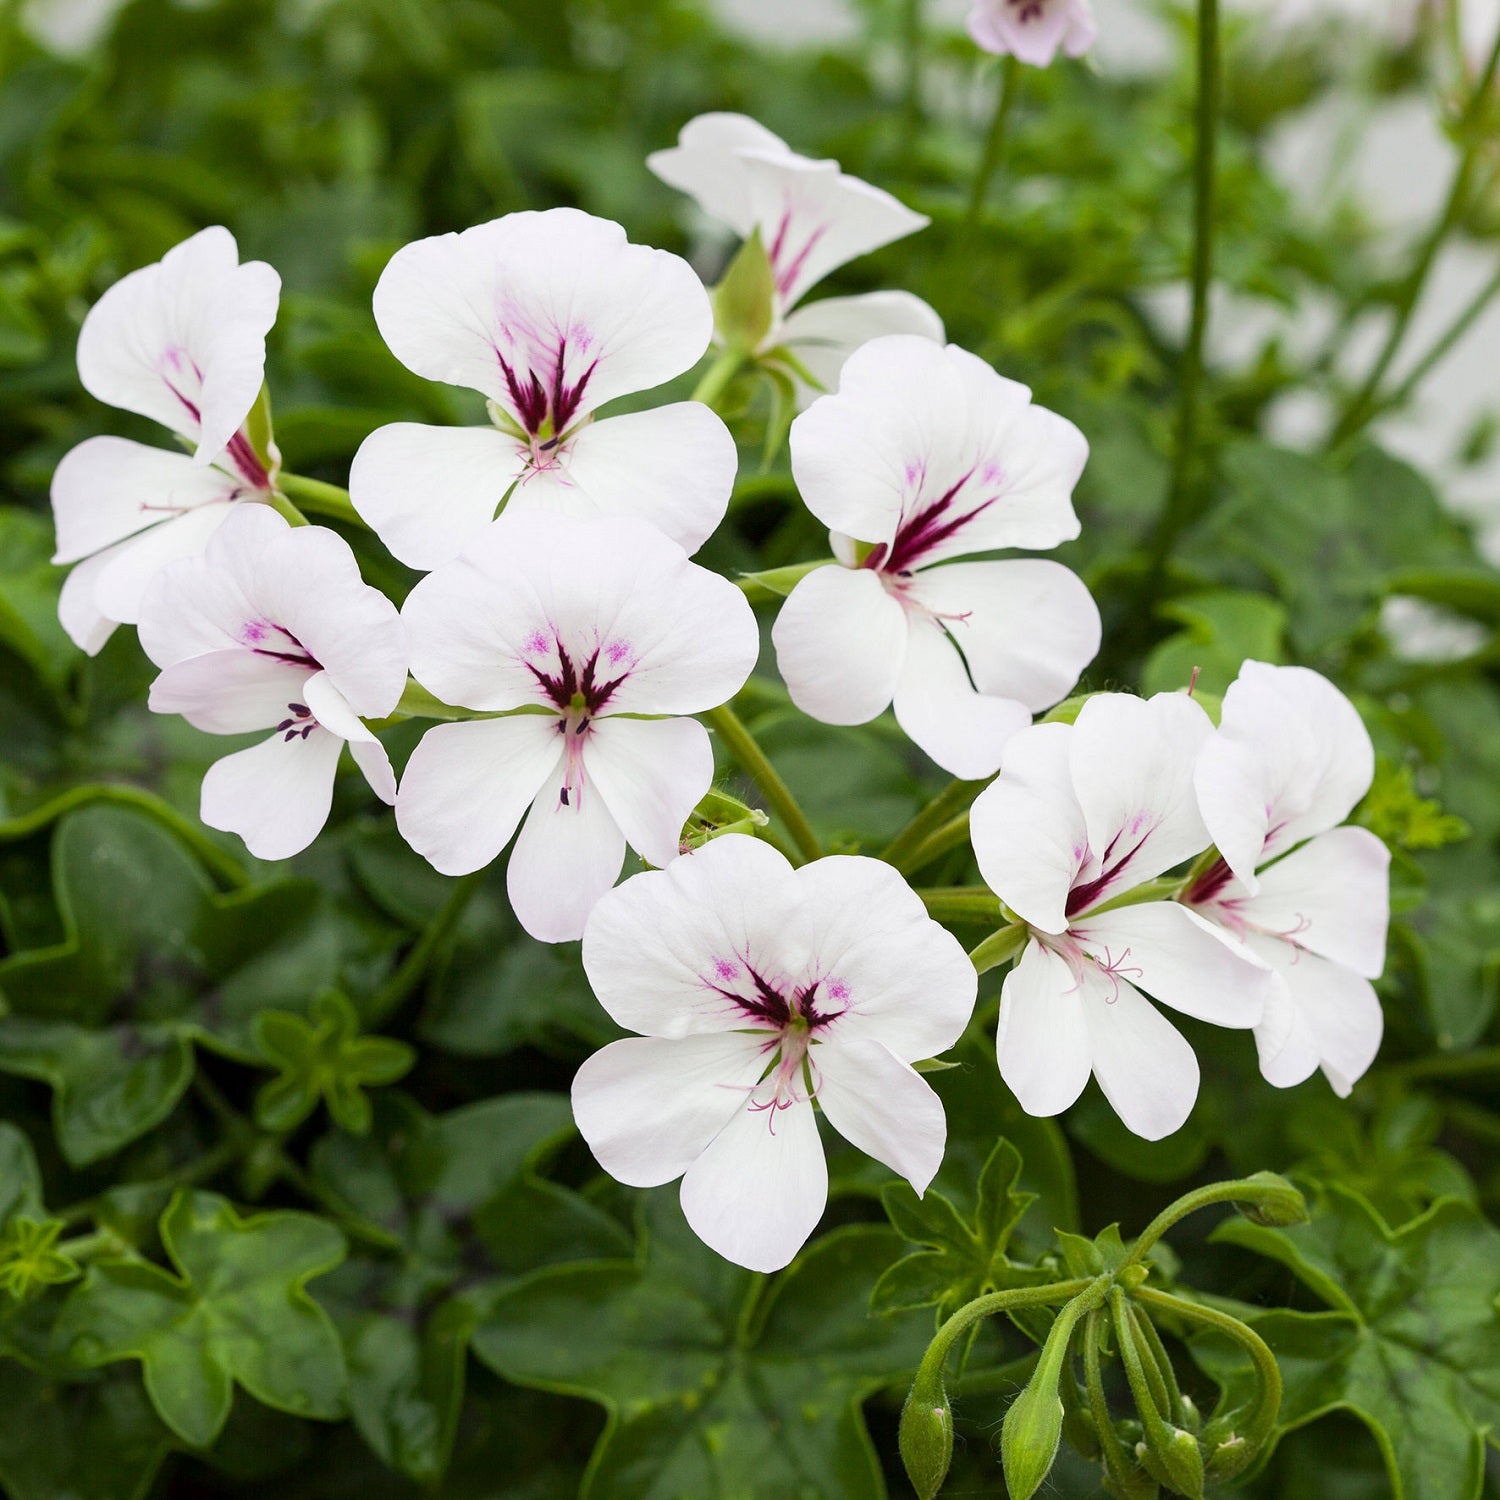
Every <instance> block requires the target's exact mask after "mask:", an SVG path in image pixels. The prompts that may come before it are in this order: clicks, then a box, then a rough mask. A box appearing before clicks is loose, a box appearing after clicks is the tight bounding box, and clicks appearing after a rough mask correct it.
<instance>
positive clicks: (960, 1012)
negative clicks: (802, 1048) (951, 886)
mask: <svg viewBox="0 0 1500 1500" xmlns="http://www.w3.org/2000/svg"><path fill="white" fill-rule="evenodd" d="M796 881H797V885H798V887H799V888H800V891H801V897H802V908H803V913H804V916H805V920H806V930H807V933H808V939H809V942H810V943H811V951H810V957H809V961H808V968H809V972H810V973H811V974H813V975H815V976H817V978H818V998H817V1004H818V1008H819V1010H820V1011H822V1012H824V1013H833V1012H838V1011H839V1010H840V1008H841V1007H845V1008H844V1009H843V1010H842V1013H841V1014H839V1015H838V1018H837V1019H836V1020H832V1021H830V1022H829V1024H828V1027H827V1030H826V1032H824V1033H822V1034H823V1035H826V1036H827V1037H829V1038H830V1039H831V1040H832V1041H834V1042H837V1043H838V1044H839V1045H843V1043H844V1042H845V1041H846V1040H852V1039H859V1040H860V1041H870V1040H873V1041H877V1042H880V1043H882V1044H883V1045H884V1046H885V1047H887V1048H888V1049H889V1050H890V1051H891V1052H892V1053H893V1054H894V1055H895V1056H896V1057H898V1058H900V1059H901V1060H902V1061H903V1062H918V1061H920V1060H921V1059H922V1058H926V1057H936V1056H937V1055H938V1054H939V1053H940V1052H946V1051H947V1049H948V1048H949V1047H951V1046H952V1045H953V1044H954V1042H956V1041H957V1040H958V1038H959V1037H960V1036H961V1035H962V1034H963V1030H964V1027H965V1026H967V1025H968V1022H969V1017H970V1015H972V1014H973V1010H974V999H975V995H976V993H977V987H978V979H977V976H976V975H975V973H974V966H973V964H971V963H970V962H969V959H968V955H967V954H965V952H964V950H963V945H962V944H961V943H960V942H959V941H958V939H957V938H955V937H954V936H953V934H952V933H951V932H949V931H948V930H947V929H946V928H944V927H942V926H940V925H939V924H938V923H937V922H934V921H933V920H932V918H931V917H929V916H928V915H927V908H926V907H925V906H924V905H923V904H922V898H921V897H920V896H918V895H917V893H916V892H915V891H914V890H912V888H911V887H910V886H909V885H907V883H906V881H905V880H903V879H902V878H901V875H900V874H899V873H898V872H897V871H896V870H895V869H894V868H893V867H892V866H890V865H888V864H886V863H885V862H884V861H883V860H878V859H866V858H864V857H862V856H858V855H833V856H830V857H828V858H826V859H818V860H814V861H813V862H812V863H811V864H809V865H804V866H803V867H802V868H801V869H800V870H798V871H797V873H796Z"/></svg>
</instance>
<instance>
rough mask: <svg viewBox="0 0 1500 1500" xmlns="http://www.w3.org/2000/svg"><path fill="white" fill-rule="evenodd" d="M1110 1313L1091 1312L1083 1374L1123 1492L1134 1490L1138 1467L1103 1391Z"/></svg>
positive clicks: (1110, 1469)
mask: <svg viewBox="0 0 1500 1500" xmlns="http://www.w3.org/2000/svg"><path fill="white" fill-rule="evenodd" d="M1107 1322H1108V1319H1107V1315H1106V1314H1105V1312H1104V1310H1103V1309H1102V1308H1098V1307H1096V1308H1094V1309H1093V1310H1092V1311H1091V1312H1090V1313H1089V1318H1088V1322H1087V1323H1086V1324H1085V1325H1084V1333H1083V1374H1084V1384H1085V1389H1086V1390H1087V1391H1088V1397H1089V1414H1090V1415H1091V1416H1092V1417H1093V1419H1094V1430H1095V1432H1096V1433H1097V1434H1098V1438H1099V1447H1100V1449H1101V1451H1102V1453H1103V1456H1104V1468H1105V1472H1106V1473H1107V1474H1108V1475H1109V1477H1110V1479H1111V1481H1112V1482H1113V1484H1114V1487H1115V1489H1116V1490H1117V1491H1118V1492H1119V1493H1120V1494H1122V1495H1131V1494H1134V1493H1135V1488H1136V1481H1137V1479H1138V1476H1139V1473H1140V1471H1139V1469H1138V1468H1137V1467H1136V1463H1135V1459H1134V1457H1133V1456H1132V1455H1131V1454H1130V1453H1128V1452H1127V1451H1126V1449H1125V1445H1124V1444H1123V1443H1122V1442H1121V1441H1120V1435H1119V1433H1117V1432H1116V1431H1115V1424H1114V1422H1113V1421H1112V1420H1111V1418H1110V1414H1109V1401H1108V1400H1107V1398H1106V1397H1105V1394H1104V1371H1103V1368H1102V1362H1101V1360H1100V1351H1101V1349H1102V1348H1103V1344H1104V1329H1105V1327H1106V1326H1107Z"/></svg>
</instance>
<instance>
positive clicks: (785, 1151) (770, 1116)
mask: <svg viewBox="0 0 1500 1500" xmlns="http://www.w3.org/2000/svg"><path fill="white" fill-rule="evenodd" d="M827 1202H828V1163H827V1161H826V1160H825V1159H824V1156H823V1142H822V1141H821V1140H820V1139H819V1138H818V1122H817V1118H816V1116H815V1115H814V1114H813V1111H812V1105H810V1104H808V1103H806V1102H802V1103H797V1104H793V1105H792V1106H791V1108H789V1109H766V1110H752V1109H750V1108H749V1107H744V1108H741V1109H740V1111H739V1112H738V1113H737V1114H735V1115H733V1116H731V1118H730V1121H729V1123H728V1124H727V1125H726V1126H725V1127H724V1128H723V1130H721V1131H720V1132H719V1133H718V1135H716V1136H715V1137H714V1139H713V1140H712V1141H711V1142H710V1144H709V1146H708V1148H707V1150H705V1151H704V1153H703V1154H702V1155H701V1156H700V1157H699V1158H698V1160H697V1161H695V1162H694V1163H693V1164H692V1166H690V1167H689V1168H688V1169H687V1175H686V1176H685V1177H684V1178H683V1179H682V1211H683V1213H684V1214H685V1215H686V1216H687V1221H688V1224H689V1225H690V1226H691V1227H692V1230H693V1233H694V1234H696V1235H697V1236H698V1238H699V1239H701V1240H702V1241H703V1243H704V1244H705V1245H707V1246H708V1247H709V1249H711V1250H717V1251H718V1253H719V1254H720V1255H722V1256H723V1257H724V1259H725V1260H730V1261H733V1262H734V1263H735V1265H737V1266H744V1267H746V1268H747V1269H748V1270H751V1271H779V1270H780V1269H781V1268H782V1267H783V1266H785V1265H787V1264H788V1263H789V1262H790V1261H791V1260H792V1259H793V1257H794V1256H795V1255H796V1254H797V1252H798V1251H799V1250H800V1249H801V1248H802V1247H803V1245H804V1244H806V1243H807V1239H808V1236H809V1235H810V1234H811V1233H812V1232H813V1230H814V1229H816V1228H817V1227H818V1220H819V1219H821V1218H822V1217H823V1209H824V1207H825V1206H826V1204H827Z"/></svg>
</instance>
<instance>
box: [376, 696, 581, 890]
mask: <svg viewBox="0 0 1500 1500" xmlns="http://www.w3.org/2000/svg"><path fill="white" fill-rule="evenodd" d="M561 764H562V745H561V742H560V741H559V739H558V735H557V721H556V720H555V719H547V718H542V717H540V716H536V715H531V714H523V715H520V716H518V717H516V718H514V719H480V720H475V721H473V722H470V723H467V724H439V725H438V726H437V728H435V729H429V730H428V731H427V733H426V734H425V735H423V736H422V740H421V743H420V744H418V746H417V748H416V749H415V750H413V751H412V753H411V759H410V760H409V761H407V763H406V771H405V773H404V774H403V775H402V777H401V790H400V792H399V794H398V795H397V797H396V827H397V828H399V829H400V831H401V837H402V838H404V839H405V840H406V842H407V843H408V844H410V845H411V846H412V848H413V849H415V850H416V851H417V853H418V854H420V855H421V856H422V857H423V858H424V859H426V860H427V861H428V862H429V863H430V864H431V865H432V866H433V868H434V869H437V870H440V871H442V873H443V874H444V875H467V874H469V873H470V872H471V871H473V870H481V869H483V868H484V866H485V865H487V864H489V863H490V861H491V860H492V859H494V858H495V857H496V856H497V855H498V854H499V853H500V851H501V850H502V849H503V848H504V847H505V846H506V845H507V844H508V843H509V842H510V838H511V835H512V834H513V833H514V832H515V831H516V825H517V824H518V823H519V822H520V821H521V817H522V815H523V814H524V813H525V811H526V809H527V807H529V806H530V805H531V801H532V799H533V798H534V797H535V796H536V794H537V789H538V788H539V787H540V786H541V785H542V784H543V782H544V781H545V782H546V783H547V784H548V785H549V786H550V784H551V781H552V776H553V772H554V770H555V769H557V768H559V767H560V766H561ZM554 795H555V793H554Z"/></svg>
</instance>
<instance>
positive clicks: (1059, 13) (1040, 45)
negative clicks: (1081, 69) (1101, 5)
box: [968, 0, 1095, 68]
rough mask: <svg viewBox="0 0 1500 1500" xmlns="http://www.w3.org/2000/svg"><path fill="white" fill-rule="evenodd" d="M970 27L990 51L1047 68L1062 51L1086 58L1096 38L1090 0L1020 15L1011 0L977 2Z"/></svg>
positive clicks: (1049, 0)
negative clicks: (1085, 55) (1008, 1)
mask: <svg viewBox="0 0 1500 1500" xmlns="http://www.w3.org/2000/svg"><path fill="white" fill-rule="evenodd" d="M968 27H969V35H970V36H971V37H973V38H974V40H975V42H976V43H978V45H979V46H981V47H982V48H984V50H985V51H986V52H993V53H996V54H997V55H999V56H1002V57H1003V56H1006V55H1011V56H1014V57H1015V58H1016V59H1017V60H1018V61H1020V62H1023V63H1027V64H1029V65H1030V66H1031V67H1034V68H1045V67H1046V66H1047V65H1048V64H1049V63H1051V62H1052V60H1053V58H1055V57H1056V56H1057V53H1058V50H1059V49H1061V50H1062V51H1063V52H1065V53H1066V54H1067V55H1068V56H1069V57H1080V56H1082V55H1083V53H1085V52H1087V51H1088V49H1089V48H1090V47H1091V46H1093V44H1094V36H1095V31H1094V19H1093V16H1092V14H1091V12H1090V10H1089V6H1088V0H1046V3H1044V4H1042V5H1039V6H1034V7H1030V8H1028V9H1025V10H1022V11H1019V12H1018V11H1017V9H1016V8H1015V6H1014V5H1011V4H1008V3H1007V0H976V3H975V6H974V8H973V10H972V11H971V12H970V13H969V20H968Z"/></svg>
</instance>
